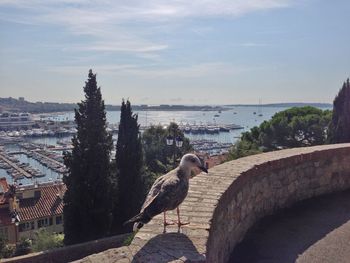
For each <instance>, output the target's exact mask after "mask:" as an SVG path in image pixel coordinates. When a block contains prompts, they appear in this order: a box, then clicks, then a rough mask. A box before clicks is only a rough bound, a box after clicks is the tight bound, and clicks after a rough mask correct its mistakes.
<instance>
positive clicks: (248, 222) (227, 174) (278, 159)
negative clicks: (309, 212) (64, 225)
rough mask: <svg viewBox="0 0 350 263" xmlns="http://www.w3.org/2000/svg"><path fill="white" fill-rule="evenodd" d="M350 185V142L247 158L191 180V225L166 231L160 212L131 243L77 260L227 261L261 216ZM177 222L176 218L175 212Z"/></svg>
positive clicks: (185, 213) (187, 208)
mask: <svg viewBox="0 0 350 263" xmlns="http://www.w3.org/2000/svg"><path fill="white" fill-rule="evenodd" d="M347 188H350V144H337V145H324V146H315V147H306V148H295V149H287V150H281V151H275V152H269V153H264V154H259V155H253V156H248V157H244V158H241V159H238V160H234V161H231V162H227V163H224V164H222V165H219V166H216V167H214V168H212V169H210V171H209V174H208V175H204V174H200V175H198V176H196V177H195V178H193V179H192V180H191V182H190V191H189V194H188V197H187V198H186V200H185V201H184V203H183V204H182V205H181V206H182V207H183V208H184V209H182V210H181V211H182V218H183V219H184V220H190V222H191V223H190V224H189V225H187V226H184V227H182V228H181V229H177V227H173V226H169V227H167V229H166V232H167V233H165V234H163V231H164V229H163V226H162V216H161V215H160V216H157V217H156V218H154V219H153V220H152V221H151V222H150V223H149V224H148V225H146V226H144V228H142V229H141V230H140V231H139V232H138V233H137V234H136V236H135V239H134V240H133V241H132V243H131V245H130V246H128V247H121V248H116V249H110V250H107V251H104V252H102V253H99V254H94V255H90V256H88V257H86V258H83V259H81V260H79V261H76V262H90V263H92V262H96V263H97V262H118V263H123V262H155V263H156V262H213V263H220V262H226V261H227V260H228V258H229V255H230V253H231V251H232V250H233V248H234V246H235V245H236V244H237V243H239V242H240V241H241V240H242V239H243V237H244V235H245V233H246V231H247V230H248V229H249V228H250V227H251V226H252V225H253V224H254V223H255V222H256V221H258V220H259V219H260V218H262V217H264V216H266V215H269V214H271V213H273V212H274V211H275V210H277V209H280V208H284V207H288V206H289V205H291V204H293V203H294V202H297V201H300V200H304V199H307V198H310V197H313V196H318V195H321V194H325V193H330V192H335V191H340V190H344V189H347ZM169 217H170V219H171V220H176V216H175V214H174V213H172V212H169Z"/></svg>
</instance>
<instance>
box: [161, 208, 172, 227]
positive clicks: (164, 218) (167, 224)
mask: <svg viewBox="0 0 350 263" xmlns="http://www.w3.org/2000/svg"><path fill="white" fill-rule="evenodd" d="M163 216H164V217H163V224H164V226H169V225H173V224H174V223H172V222H167V221H166V215H165V211H164V213H163Z"/></svg>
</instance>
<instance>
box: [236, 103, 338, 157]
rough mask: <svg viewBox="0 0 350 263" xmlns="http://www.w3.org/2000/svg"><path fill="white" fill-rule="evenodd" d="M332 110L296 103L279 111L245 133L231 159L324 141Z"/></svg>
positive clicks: (318, 143)
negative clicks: (296, 104)
mask: <svg viewBox="0 0 350 263" xmlns="http://www.w3.org/2000/svg"><path fill="white" fill-rule="evenodd" d="M331 118H332V112H331V111H329V110H325V111H323V110H321V109H317V108H314V107H310V106H306V107H294V108H290V109H287V110H284V111H280V112H277V113H276V114H275V115H274V116H273V117H272V118H271V119H270V120H269V121H264V122H263V123H262V124H261V125H260V126H259V127H254V128H252V129H251V130H250V131H249V132H245V133H243V134H242V137H241V139H240V140H239V141H238V142H237V143H236V145H235V146H234V147H233V149H232V150H231V152H230V159H237V158H240V157H243V156H247V155H251V154H256V153H259V152H263V151H264V152H266V151H272V150H277V149H283V148H292V147H303V146H313V145H320V144H324V143H325V142H326V141H327V127H328V125H329V122H330V120H331Z"/></svg>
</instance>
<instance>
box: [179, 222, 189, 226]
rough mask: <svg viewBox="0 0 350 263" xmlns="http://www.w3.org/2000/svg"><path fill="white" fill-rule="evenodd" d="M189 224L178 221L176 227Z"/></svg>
mask: <svg viewBox="0 0 350 263" xmlns="http://www.w3.org/2000/svg"><path fill="white" fill-rule="evenodd" d="M189 224H190V222H181V221H178V222H177V226H178V227H181V226H185V225H189Z"/></svg>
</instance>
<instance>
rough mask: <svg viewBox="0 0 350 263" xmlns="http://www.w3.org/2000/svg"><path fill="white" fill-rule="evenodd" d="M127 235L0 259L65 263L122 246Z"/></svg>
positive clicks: (15, 262)
mask: <svg viewBox="0 0 350 263" xmlns="http://www.w3.org/2000/svg"><path fill="white" fill-rule="evenodd" d="M127 237H128V235H125V234H124V235H118V236H112V237H106V238H102V239H98V240H93V241H89V242H85V243H80V244H76V245H71V246H66V247H61V248H56V249H51V250H47V251H41V252H36V253H30V254H28V255H24V256H19V257H13V258H5V259H1V260H0V262H2V263H33V262H35V263H66V262H69V261H72V260H77V259H80V258H82V257H86V256H88V255H90V254H91V253H98V252H101V251H104V250H106V249H109V248H112V247H113V248H116V247H118V246H122V245H123V242H124V240H125V239H126V238H127Z"/></svg>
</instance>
